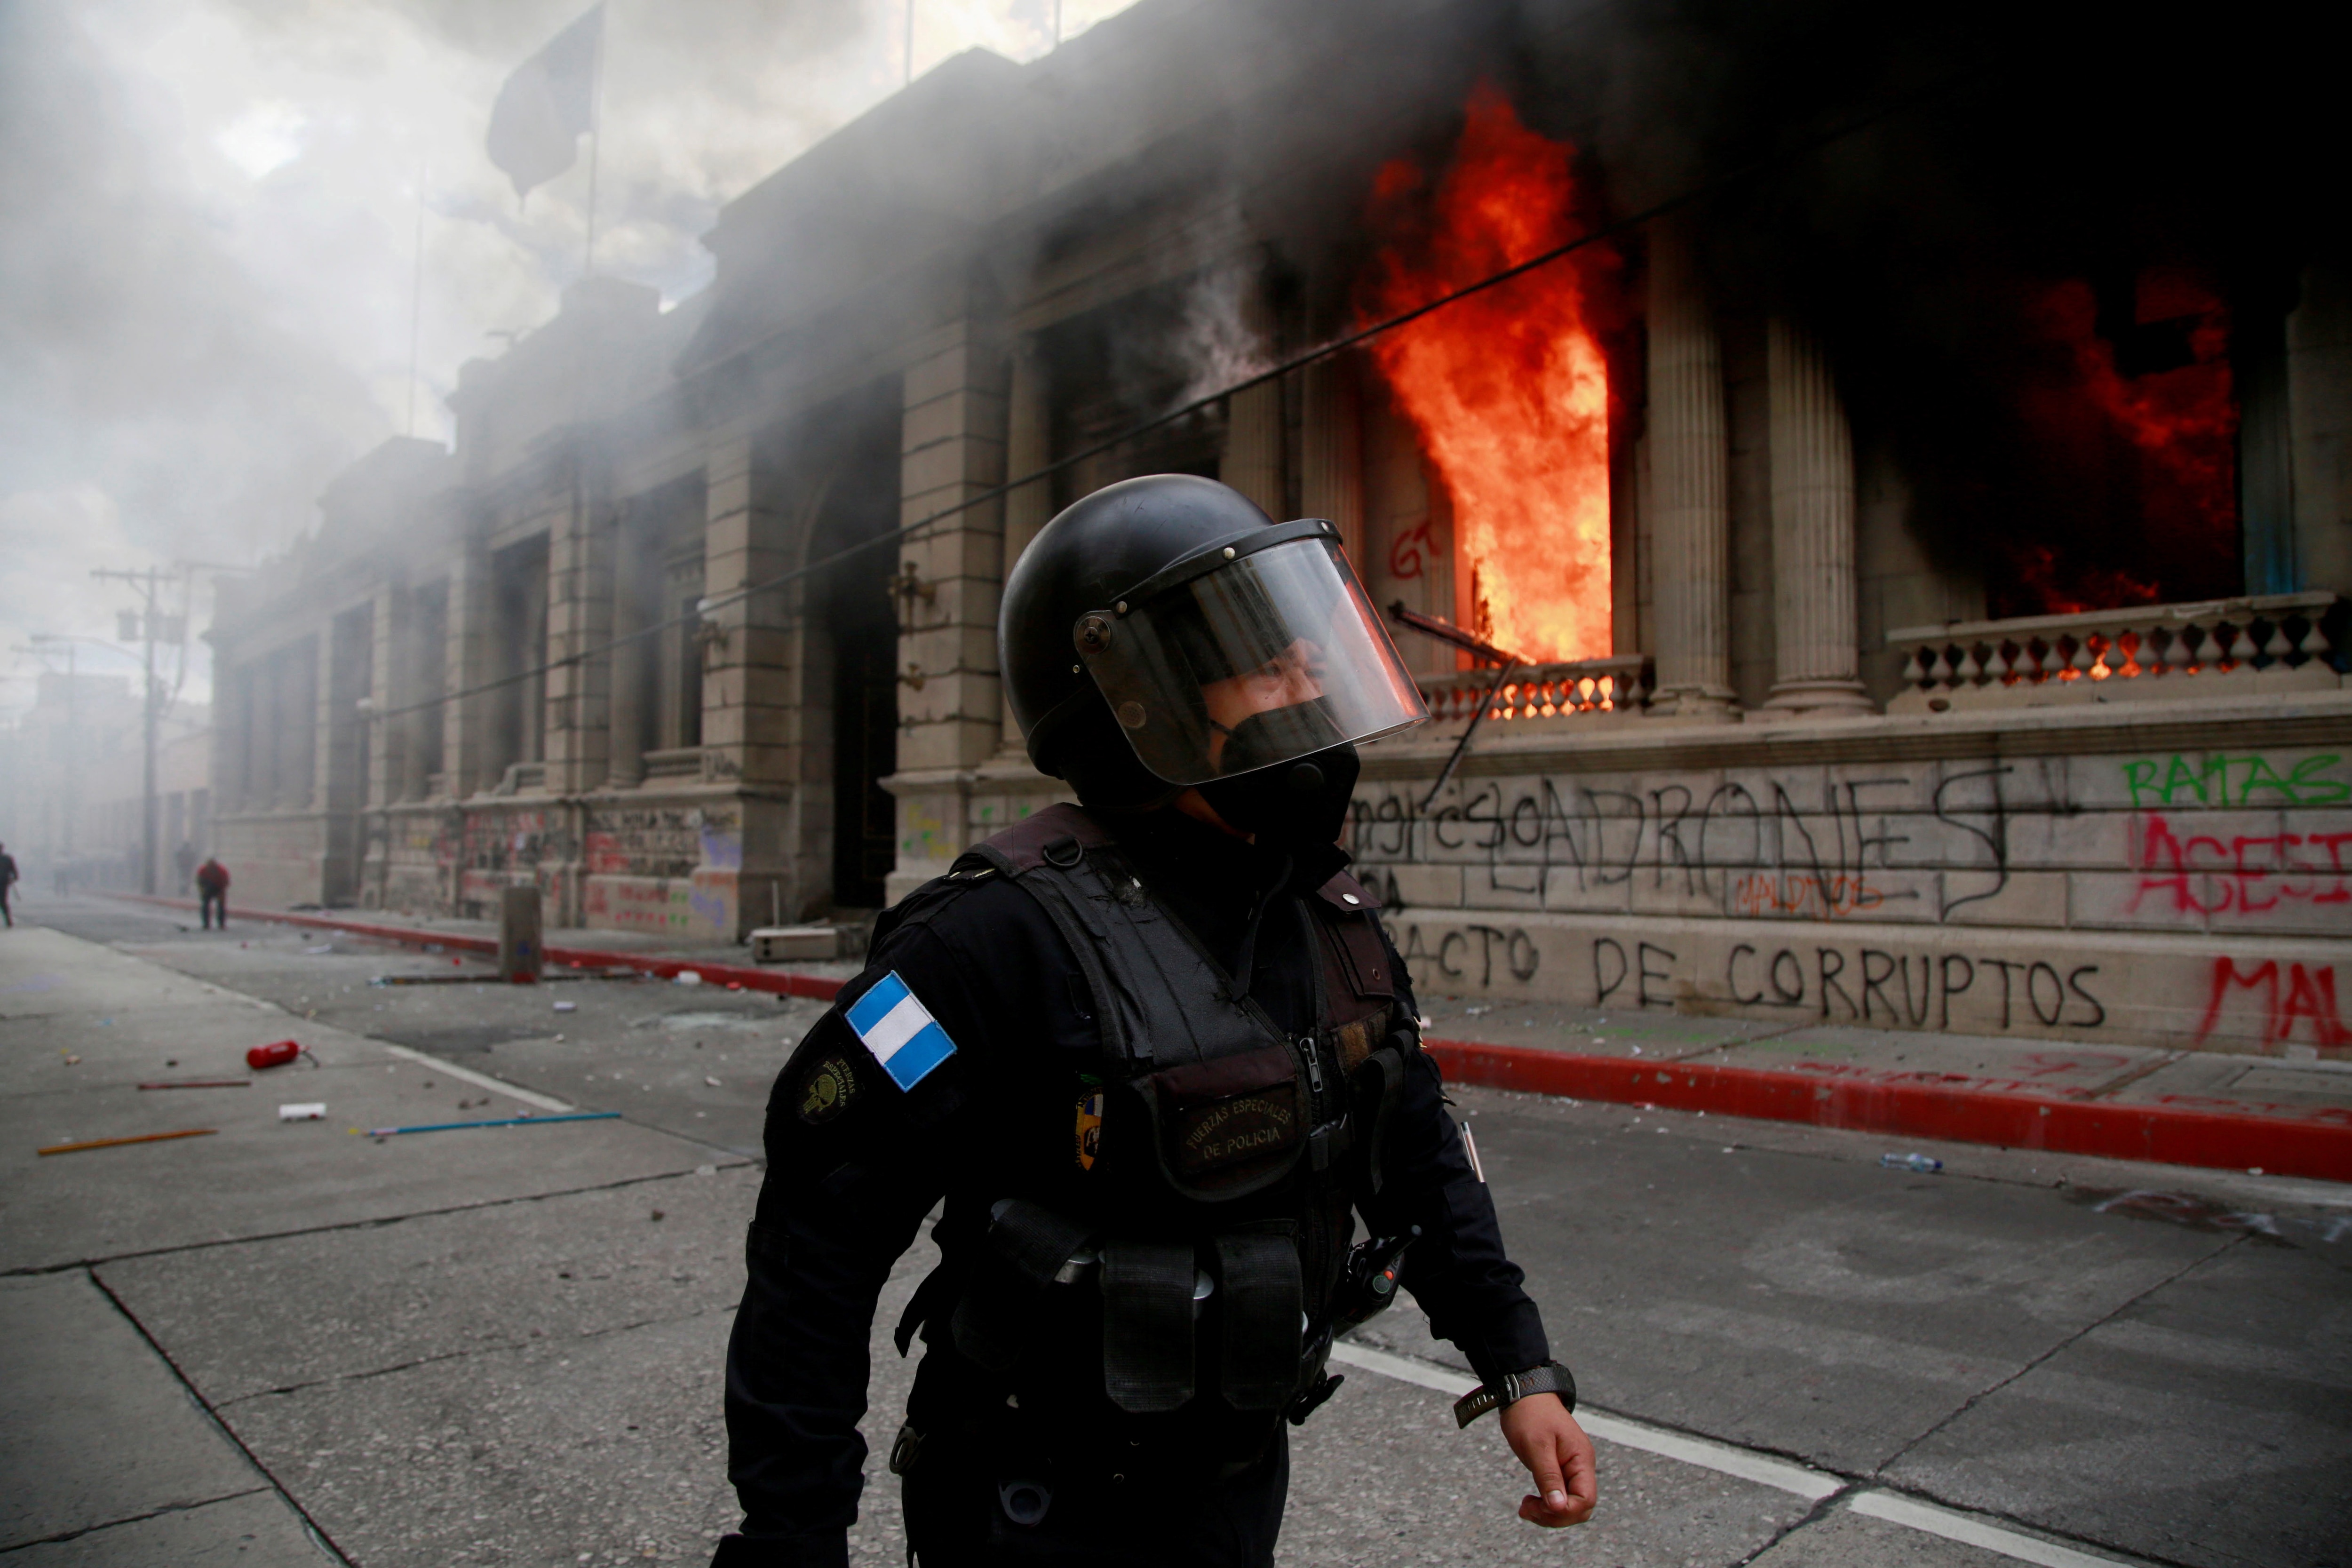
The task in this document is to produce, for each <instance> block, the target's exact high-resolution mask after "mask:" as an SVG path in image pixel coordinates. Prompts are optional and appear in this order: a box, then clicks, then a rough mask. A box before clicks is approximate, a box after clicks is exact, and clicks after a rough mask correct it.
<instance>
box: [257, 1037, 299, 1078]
mask: <svg viewBox="0 0 2352 1568" xmlns="http://www.w3.org/2000/svg"><path fill="white" fill-rule="evenodd" d="M301 1054H302V1046H301V1042H299V1041H298V1040H273V1041H271V1042H270V1043H269V1044H268V1045H266V1046H256V1047H253V1049H251V1050H249V1051H247V1052H246V1053H245V1065H246V1066H247V1067H249V1068H253V1070H254V1071H256V1072H259V1071H261V1070H262V1069H263V1068H282V1067H284V1066H285V1065H286V1064H287V1063H288V1062H290V1061H292V1060H293V1059H294V1058H296V1057H299V1056H300V1055H301Z"/></svg>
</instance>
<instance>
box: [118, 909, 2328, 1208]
mask: <svg viewBox="0 0 2352 1568" xmlns="http://www.w3.org/2000/svg"><path fill="white" fill-rule="evenodd" d="M118 896H120V895H118ZM138 901H141V902H144V903H152V904H163V905H166V906H168V907H172V908H182V907H186V908H191V909H192V908H194V906H193V905H192V904H188V903H187V902H186V900H168V899H141V900H138ZM238 918H240V919H243V920H261V921H282V922H288V923H292V924H297V925H303V926H310V927H314V928H318V929H321V930H331V931H344V932H348V933H350V934H352V935H355V936H363V937H368V938H372V939H375V940H381V941H385V942H397V943H400V944H402V945H404V946H408V947H411V948H424V947H427V946H428V945H429V946H432V947H437V948H440V949H443V950H446V951H449V952H470V953H495V952H496V951H497V948H498V942H497V934H496V930H495V928H494V927H493V926H491V925H490V923H489V922H488V921H433V922H431V923H430V924H425V923H423V922H417V923H415V924H401V923H395V922H389V921H370V920H360V919H352V918H347V917H345V916H342V915H327V914H303V913H280V912H271V911H240V913H239V916H238ZM547 956H548V959H549V961H550V962H551V963H562V964H578V965H580V966H583V967H588V968H595V967H605V966H626V967H629V968H634V969H637V970H640V971H642V972H644V973H650V974H654V975H656V976H660V977H662V978H671V977H674V976H676V975H677V974H678V973H680V972H681V971H686V970H692V971H694V972H695V973H698V974H699V975H700V976H701V977H702V979H703V980H704V981H705V982H706V983H708V984H719V985H725V986H729V987H730V988H737V989H741V990H747V991H767V992H773V993H776V994H783V995H792V996H807V997H814V998H816V999H818V1000H827V999H830V998H831V997H832V996H833V995H834V994H835V992H837V991H838V990H839V989H840V988H841V985H842V984H843V982H844V981H845V980H846V979H848V978H849V977H850V976H851V975H853V974H855V973H856V970H857V964H856V963H855V962H852V961H846V960H845V961H842V962H839V963H828V964H808V963H803V964H799V965H796V966H795V967H794V968H793V969H790V970H785V969H772V968H762V967H760V966H757V965H754V964H751V963H745V962H744V959H745V957H746V953H745V951H744V949H743V948H742V947H741V946H740V945H726V946H719V945H715V944H713V945H704V946H699V947H693V948H686V947H680V946H676V945H669V946H665V945H662V944H660V943H659V942H658V940H657V939H653V938H647V937H642V936H636V935H634V934H632V933H626V932H615V931H551V932H549V933H548V938H547ZM1423 1005H1424V1007H1425V1008H1426V1010H1427V1017H1428V1023H1429V1029H1428V1035H1427V1038H1426V1041H1425V1044H1426V1046H1427V1047H1428V1049H1429V1051H1430V1054H1431V1055H1433V1056H1434V1057H1435V1058H1437V1059H1438V1061H1439V1062H1440V1064H1442V1065H1443V1066H1444V1068H1445V1072H1446V1076H1447V1077H1448V1078H1449V1079H1453V1080H1454V1081H1455V1082H1460V1083H1470V1084H1477V1085H1479V1086H1481V1087H1484V1088H1488V1089H1515V1090H1519V1091H1523V1092H1528V1093H1535V1094H1548V1095H1556V1096H1560V1097H1564V1098H1567V1099H1570V1100H1605V1101H1609V1102H1612V1103H1616V1104H1625V1105H1634V1106H1643V1107H1656V1108H1660V1109H1664V1110H1686V1111H1700V1112H1705V1113H1707V1114H1711V1115H1717V1116H1739V1117H1750V1118H1756V1119H1759V1120H1764V1121H1801V1122H1806V1123H1810V1124H1811V1125H1814V1126H1820V1127H1835V1128H1843V1129H1846V1130H1848V1131H1866V1132H1877V1133H1881V1134H1884V1135H1885V1136H1886V1137H1887V1138H1889V1139H1890V1140H1894V1139H1903V1138H1923V1139H1938V1140H1944V1141H1948V1142H1962V1143H1985V1144H1992V1145H1996V1146H1999V1147H2003V1148H2017V1149H2043V1150H2048V1151H2050V1152H2053V1153H2068V1154H2086V1155H2096V1156H2100V1157H2104V1158H2108V1159H2121V1160H2147V1161H2155V1162H2158V1163H2167V1164H2176V1165H2201V1166H2206V1167H2209V1168H2214V1169H2221V1170H2239V1171H2248V1172H2252V1173H2257V1174H2270V1175H2279V1176H2305V1177H2315V1178H2318V1179H2321V1180H2326V1181H2336V1182H2352V1062H2337V1061H2320V1060H2301V1061H2288V1060H2282V1059H2279V1058H2269V1057H2248V1056H2234V1055H2229V1054H2225V1053H2221V1052H2214V1051H2179V1050H2160V1049H2155V1048H2151V1047H2133V1046H2113V1045H2104V1044H2102V1045H2098V1046H2089V1045H2082V1046H2073V1045H2067V1044H2064V1043H2063V1042H2058V1041H2052V1040H2011V1039H2002V1038H1998V1037H1985V1036H1976V1035H1952V1034H1931V1033H1925V1032H1905V1031H1897V1030H1880V1029H1859V1028H1853V1027H1848V1026H1839V1025H1826V1024H1824V1025H1811V1026H1809V1025H1802V1024H1798V1025H1790V1024H1779V1023H1772V1022H1768V1021H1763V1020H1757V1019H1748V1018H1718V1017H1709V1016H1699V1015H1688V1014H1682V1013H1674V1012H1666V1011H1663V1010H1650V1011H1643V1010H1641V1009H1633V1010H1631V1011H1629V1010H1627V1009H1624V1008H1589V1007H1563V1006H1559V1005H1553V1004H1548V1003H1511V1002H1491V1003H1488V1002H1474V1001H1468V1000H1465V999H1462V998H1450V997H1427V998H1423ZM1890 1152H1893V1151H1890Z"/></svg>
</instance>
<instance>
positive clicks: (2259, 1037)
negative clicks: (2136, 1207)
mask: <svg viewBox="0 0 2352 1568" xmlns="http://www.w3.org/2000/svg"><path fill="white" fill-rule="evenodd" d="M1391 931H1392V934H1393V935H1394V937H1395V940H1396V942H1397V947H1398V951H1399V952H1401V953H1402V955H1403V958H1404V960H1405V964H1406V967H1407V969H1408V970H1409V971H1410V972H1411V973H1412V975H1413V977H1414V980H1415V983H1416V984H1419V985H1421V986H1422V987H1423V988H1424V989H1425V990H1427V991H1428V992H1430V993H1432V994H1496V993H1502V994H1531V993H1532V994H1544V995H1548V996H1553V997H1557V998H1559V999H1562V1000H1567V1001H1572V1002H1575V1003H1579V1004H1581V1005H1591V1006H1596V1007H1625V1008H1638V1009H1644V1010H1651V1011H1664V1012H1701V1013H1706V1012H1719V1011H1725V1010H1727V1005H1728V1006H1729V1007H1731V1008H1737V1009H1738V1011H1740V1012H1742V1013H1747V1014H1750V1015H1759V1014H1760V1015H1762V1016H1780V1017H1786V1018H1788V1019H1790V1021H1792V1022H1802V1023H1807V1024H1845V1025H1853V1026H1863V1027H1874V1028H1901V1029H1937V1030H1957V1031H1959V1032H1960V1033H1963V1034H1983V1035H2012V1034H2025V1035H2045V1034H2046V1035H2058V1036H2065V1037H2075V1036H2084V1035H2097V1034H2099V1033H2101V1032H2102V1031H2107V1030H2112V1029H2116V1028H2120V1029H2122V1031H2123V1032H2124V1037H2127V1038H2131V1039H2135V1040H2137V1039H2142V1038H2145V1037H2146V1036H2147V1034H2148V1033H2150V1032H2151V1028H2152V1027H2154V1028H2156V1029H2157V1031H2158V1032H2162V1031H2163V1030H2164V1029H2166V1028H2169V1027H2171V1026H2169V1025H2164V1024H2162V1023H2161V1021H2160V1020H2159V1022H2158V1024H2157V1025H2155V1026H2151V1023H2150V1018H2151V1006H2152V1005H2153V1006H2154V1007H2155V1008H2156V1009H2157V1010H2158V1011H2161V1010H2162V1009H2163V1007H2164V1006H2166V1005H2168V1001H2167V999H2166V998H2152V997H2151V996H2149V995H2147V994H2144V993H2146V992H2147V990H2148V989H2149V986H2148V984H2147V981H2146V979H2145V978H2143V979H2142V980H2140V981H2139V982H2137V983H2135V984H2126V976H2127V972H2128V971H2129V969H2130V964H2129V961H2128V960H2126V961H2125V962H2124V963H2123V964H2122V966H2121V968H2120V969H2118V968H2116V967H2115V966H2111V965H2110V964H2109V963H2105V962H2099V963H2085V962H2084V961H2083V960H2082V959H2081V957H2080V956H2079V955H2077V956H2075V957H2072V958H2058V957H2047V958H2042V957H2033V956H2031V951H2032V950H2031V949H2030V948H2024V949H2021V948H2019V947H2017V946H2015V945H2011V946H2010V947H2009V949H2008V951H2006V952H2002V951H1999V950H1997V949H1996V947H1995V945H1994V944H1993V943H1992V942H1982V943H1975V944H1969V945H1965V946H1962V947H1958V948H1953V947H1950V946H1948V945H1939V946H1938V948H1937V951H1932V952H1930V951H1921V950H1920V949H1919V948H1917V947H1913V946H1908V945H1906V944H1904V943H1901V942H1855V941H1852V940H1838V939H1835V938H1828V939H1811V938H1798V937H1794V936H1792V937H1790V939H1788V940H1784V941H1762V942H1727V941H1725V940H1724V939H1723V938H1720V937H1711V936H1708V935H1706V934H1705V933H1704V932H1700V931H1694V932H1693V933H1692V935H1691V936H1689V937H1687V938H1685V937H1682V936H1677V935H1665V934H1662V935H1659V936H1656V937H1643V936H1639V935H1635V934H1633V933H1631V932H1628V933H1624V934H1622V935H1598V934H1594V933H1592V932H1591V931H1577V930H1563V929H1561V928H1559V927H1557V926H1545V927H1540V928H1531V927H1528V926H1526V925H1520V924H1516V923H1513V922H1511V921H1506V920H1498V921H1477V920H1470V921H1456V920H1452V919H1444V920H1440V919H1429V920H1423V919H1420V918H1417V917H1415V916H1414V915H1412V914H1411V913H1409V912H1408V913H1405V914H1403V915H1401V916H1400V917H1399V918H1397V919H1395V920H1394V921H1391ZM1988 934H1990V933H1988ZM2159 988H2166V989H2169V990H2171V991H2174V992H2177V993H2178V994H2177V996H2174V997H2171V998H2170V999H2169V1005H2171V1006H2172V1007H2173V1010H2174V1012H2175V1014H2176V1015H2177V1016H2178V1018H2179V1023H2178V1026H2177V1027H2178V1029H2179V1033H2180V1034H2181V1035H2182V1036H2183V1037H2184V1038H2185V1039H2186V1038H2193V1040H2194V1041H2195V1042H2196V1043H2198V1044H2204V1043H2207V1042H2209V1041H2213V1040H2216V1039H2224V1040H2230V1041H2248V1040H2252V1041H2258V1042H2259V1043H2261V1044H2262V1045H2263V1046H2264V1047H2275V1046H2280V1045H2287V1044H2293V1045H2308V1046H2312V1047H2317V1048H2318V1049H2320V1050H2322V1051H2336V1050H2340V1049H2342V1048H2344V1047H2352V1025H2347V1022H2346V1020H2345V1017H2344V1014H2343V1010H2342V1006H2341V1003H2340V999H2339V997H2338V994H2337V992H2336V967H2335V965H2333V964H2326V963H2313V962H2311V961H2310V960H2309V959H2308V958H2300V959H2298V958H2293V957H2279V956H2274V957H2257V958H2249V957H2246V956H2243V955H2236V956H2233V955H2229V954H2211V953H2210V952H2209V953H2206V954H2202V955H2199V956H2197V957H2195V958H2194V959H2192V960H2189V961H2188V962H2183V963H2173V962H2171V961H2169V960H2167V961H2165V963H2164V972H2163V974H2162V976H2161V977H2160V987H2159ZM2122 1001H2128V1002H2130V1003H2131V1004H2132V1007H2130V1008H2126V1007H2125V1006H2121V1005H2118V1003H2119V1002H2122Z"/></svg>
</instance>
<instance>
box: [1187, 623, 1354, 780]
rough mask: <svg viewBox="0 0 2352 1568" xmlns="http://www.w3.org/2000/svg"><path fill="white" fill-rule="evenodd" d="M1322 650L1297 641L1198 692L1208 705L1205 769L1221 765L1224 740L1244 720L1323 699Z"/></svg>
mask: <svg viewBox="0 0 2352 1568" xmlns="http://www.w3.org/2000/svg"><path fill="white" fill-rule="evenodd" d="M1323 679H1324V668H1323V649H1322V648H1321V647H1320V646H1318V644H1315V643H1312V642H1309V641H1307V639H1306V638H1305V637H1300V638H1299V639H1298V640H1297V642H1294V643H1292V644H1291V645H1290V646H1289V647H1286V648H1285V649H1283V650H1282V652H1280V653H1279V654H1276V656H1275V657H1274V658H1270V659H1268V660H1266V661H1265V663H1264V664H1262V665H1260V666H1258V667H1257V668H1255V669H1252V670H1247V671H1244V673H1242V674H1240V675H1232V676H1227V677H1226V678H1225V679H1223V680H1213V681H1211V682H1210V683H1209V684H1208V685H1206V686H1203V687H1202V688H1201V700H1202V701H1203V702H1204V703H1206V704H1207V705H1208V710H1209V721H1210V723H1211V724H1212V725H1213V728H1212V729H1211V730H1210V731H1209V765H1210V766H1211V767H1219V766H1222V765H1223V759H1224V752H1225V737H1226V735H1227V734H1229V733H1230V732H1231V731H1234V730H1235V729H1238V728H1239V727H1240V726H1241V723H1242V721H1244V720H1245V719H1250V718H1254V717H1255V716H1256V715H1257V714H1260V713H1270V712H1272V711H1274V710H1276V709H1277V708H1293V707H1296V706H1297V705H1298V704H1299V703H1301V702H1312V701H1314V700H1316V699H1317V698H1318V697H1320V696H1322V695H1323Z"/></svg>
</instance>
